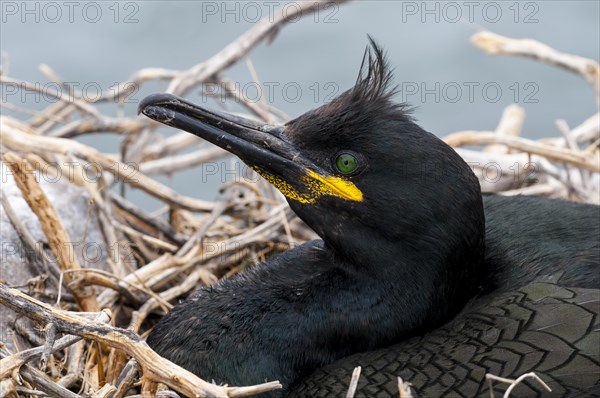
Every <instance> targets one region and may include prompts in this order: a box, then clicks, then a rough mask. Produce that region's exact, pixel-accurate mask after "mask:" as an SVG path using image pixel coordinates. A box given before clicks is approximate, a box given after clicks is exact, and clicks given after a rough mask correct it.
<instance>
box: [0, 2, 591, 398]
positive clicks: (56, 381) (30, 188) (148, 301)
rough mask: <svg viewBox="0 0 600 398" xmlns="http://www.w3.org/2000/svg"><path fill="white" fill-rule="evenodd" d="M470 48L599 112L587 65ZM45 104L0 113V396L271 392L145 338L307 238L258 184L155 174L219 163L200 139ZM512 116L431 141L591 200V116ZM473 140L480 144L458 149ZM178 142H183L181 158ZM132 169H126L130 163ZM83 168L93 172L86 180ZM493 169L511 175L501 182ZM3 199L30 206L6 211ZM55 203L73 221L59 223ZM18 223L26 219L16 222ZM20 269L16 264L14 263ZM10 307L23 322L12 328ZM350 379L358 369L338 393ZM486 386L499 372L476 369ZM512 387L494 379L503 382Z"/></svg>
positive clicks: (186, 81) (254, 34)
mask: <svg viewBox="0 0 600 398" xmlns="http://www.w3.org/2000/svg"><path fill="white" fill-rule="evenodd" d="M340 2H341V1H340ZM323 3H324V2H323ZM299 4H300V6H301V7H300V8H298V9H297V10H296V11H295V12H296V13H299V14H301V15H306V14H308V13H309V12H310V11H313V10H314V9H315V8H316V7H320V6H322V5H323V4H322V3H320V2H310V3H299ZM291 14H292V13H287V14H286V16H287V19H283V18H280V19H275V20H274V21H264V22H261V23H259V24H257V25H256V26H255V27H254V28H253V29H251V30H250V31H248V32H247V33H245V34H244V35H242V36H241V37H240V38H239V39H238V40H236V41H234V42H232V43H231V44H230V45H228V46H227V47H226V48H225V49H223V51H221V52H220V53H218V54H216V55H215V56H214V57H212V58H210V59H209V60H207V61H205V62H203V63H201V64H198V65H196V66H194V67H192V68H190V69H188V70H185V71H170V70H163V69H143V70H140V71H138V72H137V73H136V74H134V76H132V78H131V79H130V80H129V81H128V82H127V83H123V84H122V85H121V87H123V90H121V91H119V92H117V93H116V94H115V92H114V91H111V92H110V93H109V92H107V93H105V94H104V95H103V96H102V98H101V99H100V101H98V100H96V102H118V103H121V104H122V103H123V101H124V99H126V98H127V95H128V90H127V88H128V87H135V86H136V85H139V84H143V83H144V82H147V81H150V80H169V82H170V83H169V86H168V89H167V91H169V92H172V93H175V94H178V95H185V94H186V93H187V92H189V91H190V90H191V89H192V88H196V87H198V86H200V85H201V84H202V83H205V82H215V81H217V82H228V80H227V78H225V77H222V76H221V75H220V72H221V71H222V70H223V69H225V68H226V67H228V66H230V65H232V64H233V63H235V62H237V61H238V60H239V59H240V58H241V57H242V56H243V55H245V54H246V53H248V52H249V51H250V50H251V49H252V48H253V47H254V46H255V45H256V44H257V43H258V42H260V41H263V40H271V39H273V37H274V35H275V33H276V32H277V30H278V29H279V27H281V26H282V25H284V24H285V23H286V22H287V21H289V20H293V19H294V15H291ZM276 15H280V14H276ZM472 41H473V43H474V44H475V45H476V46H478V47H479V48H481V49H482V50H484V51H486V52H488V53H490V54H494V55H512V56H521V57H528V58H532V59H535V60H537V61H541V62H545V63H548V64H551V65H555V66H558V67H560V68H563V69H565V70H568V71H570V72H574V73H577V74H579V75H581V76H582V77H583V78H585V80H586V81H587V82H588V83H590V84H591V85H592V87H593V89H594V93H595V95H596V101H597V103H600V99H599V98H600V94H599V93H600V83H599V76H600V73H599V67H598V63H597V62H596V61H593V60H589V59H585V58H581V57H577V56H573V55H568V54H562V53H559V52H557V51H556V50H554V49H552V48H550V47H548V46H546V45H544V44H542V43H539V42H537V41H533V40H515V39H510V38H506V37H503V36H499V35H496V34H493V33H490V32H480V33H477V34H476V35H474V36H473V38H472ZM42 71H43V72H44V73H45V74H46V75H47V76H48V78H49V80H51V81H53V82H56V83H58V84H62V85H64V83H63V82H62V81H61V80H60V79H59V78H58V77H57V75H56V74H55V73H54V72H53V71H51V70H50V68H49V67H47V66H43V67H42ZM7 73H8V71H7V69H6V65H5V66H4V67H3V68H2V72H1V74H0V81H1V83H3V84H14V83H17V84H18V86H19V87H21V88H23V89H25V90H33V91H35V90H37V89H38V88H36V86H35V85H33V84H31V83H28V82H23V81H19V80H17V79H13V78H10V77H9V76H8V75H7ZM132 83H133V84H132ZM47 94H48V93H47V92H46V93H45V95H47ZM223 94H224V95H226V96H228V97H231V98H234V99H236V100H237V101H241V103H242V104H243V105H244V106H245V107H246V109H247V110H248V112H249V113H251V114H252V115H253V116H254V117H256V118H259V119H261V120H264V121H265V122H271V123H272V122H277V121H281V119H282V118H281V116H282V113H281V112H279V111H277V110H276V109H273V108H271V107H269V106H268V105H266V104H264V103H263V102H258V103H254V102H250V101H244V98H243V96H242V95H241V94H240V93H239V92H236V91H235V89H232V90H229V91H227V92H226V93H223ZM55 97H56V98H57V99H58V102H56V103H53V104H50V105H49V106H48V107H47V108H46V109H45V110H43V111H41V112H34V111H31V110H28V109H20V108H18V107H17V106H16V105H14V104H10V103H7V104H5V105H4V106H5V107H6V108H7V109H14V110H18V111H21V112H26V113H29V114H31V115H32V117H31V119H29V120H28V121H26V122H23V121H19V120H17V119H14V118H11V117H7V116H2V117H1V119H0V134H1V150H2V160H3V167H5V168H7V170H9V171H10V174H12V176H13V177H14V180H12V179H8V182H7V183H6V185H5V186H3V187H2V195H1V196H2V209H3V212H2V213H1V216H2V219H3V222H5V223H7V225H10V226H11V231H13V232H14V235H13V237H12V238H6V237H5V235H3V242H7V241H9V240H12V241H13V243H14V244H15V245H19V246H20V247H22V248H23V251H22V254H21V255H20V256H19V255H16V256H15V257H14V258H12V260H10V261H9V259H7V258H6V257H5V258H4V259H3V263H2V278H4V279H2V281H1V282H2V283H1V284H0V303H1V304H2V305H3V306H4V307H0V310H2V312H1V314H2V315H3V317H4V316H9V315H10V314H12V318H11V321H10V323H8V324H7V323H4V325H3V326H4V327H3V333H2V336H1V337H2V346H3V347H2V349H1V350H0V353H1V357H2V359H1V362H0V376H1V377H0V380H1V382H0V396H17V395H18V396H31V397H35V396H43V394H46V395H48V396H60V397H80V396H92V397H114V398H117V397H124V396H128V395H131V394H135V393H142V394H156V393H157V391H159V390H164V389H171V391H170V392H169V391H163V392H162V393H159V394H163V395H164V396H178V395H177V394H176V393H175V392H174V391H177V392H178V393H180V394H183V395H186V396H206V395H211V394H212V395H211V396H215V397H237V396H245V395H250V394H253V393H258V392H264V391H267V390H270V389H274V388H279V387H280V386H279V384H278V383H277V382H273V383H266V384H264V385H260V386H255V387H226V386H225V387H224V386H215V385H213V384H210V383H207V382H204V381H202V380H200V379H199V378H198V377H197V376H195V375H193V374H191V373H189V372H187V371H185V370H183V369H181V368H180V367H178V366H177V365H174V364H172V363H170V362H169V361H167V360H166V359H163V358H161V357H159V356H158V355H157V354H156V353H154V352H153V351H152V350H151V349H150V348H149V347H148V346H147V345H146V344H145V343H144V341H143V336H144V335H145V334H146V333H147V331H148V330H149V329H150V328H151V327H152V325H153V324H154V323H155V321H156V320H157V318H158V317H159V316H161V314H164V313H165V312H166V311H168V310H169V309H170V308H171V307H172V303H174V302H176V301H177V300H178V299H179V298H182V297H185V296H187V295H188V294H189V293H190V292H191V291H193V290H194V289H196V288H197V287H198V286H200V285H208V284H211V283H214V282H215V281H216V280H218V278H221V277H227V276H230V275H232V274H235V273H236V272H239V271H240V270H243V269H244V268H245V267H247V266H249V265H251V264H254V263H256V262H259V261H262V260H263V259H264V258H266V257H268V256H269V255H271V254H273V253H276V252H280V251H283V250H287V249H289V248H290V247H292V246H293V245H296V244H299V243H302V242H305V241H307V240H310V239H313V238H314V237H315V234H314V233H313V232H312V231H311V230H310V229H309V228H308V227H306V226H305V225H304V224H303V223H302V222H301V221H300V220H298V219H297V218H296V217H295V215H294V214H293V213H292V212H291V211H290V209H289V207H288V206H287V204H286V203H285V200H283V198H282V197H281V196H280V195H279V194H278V193H277V192H275V191H274V189H273V188H272V187H270V186H269V185H268V184H267V183H266V182H264V181H263V180H260V178H258V177H257V176H254V177H256V181H258V182H256V183H253V182H249V181H247V180H244V179H239V180H236V181H234V182H232V183H229V184H226V185H225V186H223V187H222V189H221V196H220V198H219V199H218V200H216V201H202V200H198V199H195V198H192V197H187V196H185V195H182V194H180V193H178V192H175V191H174V190H173V189H171V188H169V187H168V186H166V185H164V184H162V183H160V182H159V181H157V180H156V179H155V178H154V176H157V175H171V174H173V173H175V172H178V171H181V170H184V169H188V168H192V167H195V166H198V165H202V164H205V163H207V162H214V161H216V160H219V159H222V158H224V157H225V156H227V155H228V154H227V153H226V152H225V151H223V150H221V149H219V148H215V147H212V146H201V145H198V143H199V139H198V138H196V137H194V136H192V135H189V134H187V133H184V132H180V133H178V134H176V135H174V136H172V137H170V138H166V139H163V138H161V137H160V136H159V135H157V134H154V133H153V131H154V130H155V129H156V127H157V125H156V124H154V123H153V122H151V121H150V120H148V119H145V118H142V117H135V116H133V115H132V116H119V117H113V116H107V115H104V114H101V113H100V112H99V111H98V109H97V108H96V107H95V103H89V102H85V100H84V98H83V97H81V96H75V97H73V98H67V97H66V96H63V95H61V94H58V93H57V94H56V96H55ZM524 117H525V111H524V110H523V109H522V108H520V107H519V106H517V105H511V106H509V107H507V108H506V110H505V111H504V113H503V115H502V117H501V120H500V122H499V124H498V126H497V127H496V128H495V129H494V130H490V131H462V132H457V133H454V134H450V135H448V136H447V137H445V138H444V140H445V141H446V142H447V143H448V144H449V145H451V146H453V147H455V148H457V151H458V152H459V153H460V154H461V156H463V158H464V159H465V160H466V161H467V162H469V163H470V164H471V165H472V166H473V169H474V171H475V172H476V174H477V175H478V176H479V177H480V182H481V185H482V189H483V190H484V191H487V192H497V193H502V194H505V195H515V194H535V195H545V196H551V197H560V198H565V199H570V200H577V201H582V202H589V203H598V202H599V192H600V177H599V173H600V163H599V143H600V127H599V115H598V114H596V115H593V116H591V117H590V118H589V119H587V120H585V121H583V122H582V123H581V124H580V125H579V126H577V127H575V128H573V129H570V128H569V127H568V126H567V125H566V123H565V122H564V121H560V120H558V121H557V122H556V125H557V127H558V131H559V132H560V135H559V136H557V137H552V138H546V139H542V140H537V141H534V140H529V139H525V138H522V137H521V136H520V135H521V126H522V124H523V119H524ZM90 133H116V134H121V135H123V137H124V139H123V143H122V151H121V154H120V155H119V156H116V155H112V154H107V153H102V152H100V151H99V150H97V149H95V148H93V147H90V146H87V145H84V144H82V143H80V142H78V141H76V138H77V137H79V136H82V135H85V134H90ZM473 145H480V146H483V148H482V149H481V150H477V151H476V150H467V149H461V148H460V147H464V146H473ZM190 147H193V148H195V149H194V150H193V151H191V152H188V153H185V154H182V153H181V151H182V150H183V149H184V148H190ZM131 162H133V163H135V164H136V165H137V167H135V168H132V167H131V166H130V164H131ZM90 170H93V171H94V172H95V173H96V176H97V178H95V179H93V180H90V179H88V178H85V176H86V175H89V173H90ZM498 170H512V171H513V173H512V174H510V175H506V174H504V175H503V174H502V173H500V174H498ZM32 171H34V172H32ZM490 173H491V174H490ZM494 173H495V174H494ZM36 177H37V178H36ZM40 177H41V178H40ZM66 177H68V178H66ZM57 178H58V179H60V184H66V185H67V186H66V187H63V188H60V189H57V190H56V189H55V190H54V191H52V190H51V189H48V188H47V187H44V184H43V183H42V184H40V180H45V181H56V180H55V179H57ZM11 184H14V185H12V186H11ZM119 186H127V187H132V188H137V189H140V190H142V191H144V192H146V193H147V194H149V195H151V196H152V197H154V198H156V199H158V200H159V201H161V202H163V203H164V209H163V210H162V211H160V212H158V213H157V214H150V213H148V212H147V211H145V210H143V209H141V208H140V207H138V206H137V205H136V204H135V203H132V202H130V201H129V200H128V199H126V197H125V196H124V195H123V189H121V193H117V191H118V190H117V189H114V188H115V187H119ZM17 188H18V189H17ZM55 188H56V187H55ZM15 192H16V193H18V194H20V195H21V196H22V198H23V199H24V201H25V202H26V203H27V205H28V206H29V208H30V209H31V211H29V209H27V208H26V207H25V206H24V204H23V203H20V204H18V203H17V202H18V201H16V200H15V199H14V198H13V196H14V195H15V194H16V193H15ZM11 195H12V196H11ZM11 198H12V199H11ZM78 200H79V202H78ZM75 203H78V205H75ZM65 207H69V208H71V209H72V211H73V212H75V214H72V213H69V215H66V216H65V213H64V210H65ZM61 214H62V216H61ZM27 217H28V218H31V219H35V220H36V221H37V222H36V223H31V222H29V223H25V222H23V220H24V219H25V218H27ZM32 224H34V225H32ZM82 225H83V226H84V228H83V231H82V229H81V226H82ZM4 233H5V232H3V234H4ZM40 242H42V243H43V244H40ZM90 242H94V243H96V244H98V245H99V246H98V247H100V251H101V252H102V253H104V255H103V257H100V258H101V261H96V263H94V264H90V263H89V261H88V259H89V257H86V255H85V254H86V252H85V250H83V249H82V248H87V247H89V245H86V244H89V243H90ZM4 260H7V261H4ZM22 263H27V264H28V266H29V267H30V268H28V269H25V268H23V267H22V265H21V264H22ZM19 267H21V268H22V269H21V268H19ZM18 269H21V271H22V272H16V271H15V270H18ZM9 286H11V287H12V288H11V287H9ZM38 300H39V301H38ZM49 303H52V304H49ZM16 313H18V314H20V315H21V316H23V317H26V318H29V319H31V320H33V321H35V324H28V323H25V324H21V323H20V322H21V320H17V321H15V316H14V315H15V314H16ZM6 319H8V318H6ZM23 319H24V318H23ZM32 325H37V326H32ZM7 330H9V331H10V332H9V333H7ZM61 336H62V337H61ZM82 338H83V340H82ZM36 345H37V346H39V347H36V348H29V347H31V346H36ZM38 368H41V370H39V369H38ZM359 375H360V369H357V371H356V372H355V374H354V375H353V376H352V377H353V384H352V385H355V384H356V381H357V379H358V377H359ZM348 377H349V379H350V378H351V375H348ZM523 377H534V378H535V375H533V376H532V375H530V374H528V375H523ZM490 380H500V379H498V378H495V379H494V377H493V376H490ZM520 380H521V378H520V379H518V380H507V379H501V380H500V381H503V382H507V383H509V384H510V383H513V384H514V383H518V382H520ZM159 386H160V388H159ZM351 389H352V387H351ZM399 391H400V394H401V396H404V397H408V396H410V386H409V385H408V384H407V383H403V382H402V380H399ZM349 396H352V391H350V392H349Z"/></svg>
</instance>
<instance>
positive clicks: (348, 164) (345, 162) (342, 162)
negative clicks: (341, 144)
mask: <svg viewBox="0 0 600 398" xmlns="http://www.w3.org/2000/svg"><path fill="white" fill-rule="evenodd" d="M335 167H336V168H337V169H338V170H339V172H340V173H342V174H350V173H352V172H353V171H355V170H356V169H357V168H358V159H356V156H354V155H351V154H349V153H341V154H340V155H338V157H337V158H336V159H335Z"/></svg>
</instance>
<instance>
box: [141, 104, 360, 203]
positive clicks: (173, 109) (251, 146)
mask: <svg viewBox="0 0 600 398" xmlns="http://www.w3.org/2000/svg"><path fill="white" fill-rule="evenodd" d="M138 113H143V114H144V115H146V116H147V117H149V118H150V119H153V120H156V121H157V122H160V123H163V124H166V125H168V126H171V127H175V128H178V129H181V130H184V131H187V132H189V133H192V134H194V135H196V136H198V137H201V138H203V139H205V140H207V141H209V142H211V143H213V144H215V145H217V146H219V147H221V148H223V149H225V150H226V151H228V152H231V153H232V154H234V155H236V156H238V157H239V158H240V159H241V160H242V161H243V162H244V163H246V164H247V165H248V166H250V167H251V168H252V169H253V170H255V171H256V172H258V173H259V174H260V175H262V176H263V177H264V178H265V179H266V180H267V181H269V182H270V183H271V184H273V185H274V186H275V187H276V188H277V189H279V190H280V191H281V193H283V194H284V195H285V196H286V197H287V198H288V199H292V200H296V201H298V202H300V203H314V202H315V201H316V199H317V198H318V197H320V196H322V195H331V196H337V197H341V198H344V199H347V200H353V201H361V200H362V192H361V191H360V190H359V189H358V188H357V187H356V186H355V185H354V184H353V183H352V182H350V181H347V180H345V179H343V178H340V177H336V176H330V175H327V174H326V173H324V172H323V171H319V168H318V167H317V166H316V165H314V164H312V163H311V162H310V161H308V160H307V159H305V158H304V157H303V156H302V154H301V153H300V152H299V151H298V150H297V149H296V148H295V147H294V145H293V144H292V143H290V142H288V141H286V140H285V137H284V136H283V131H284V129H285V127H284V126H276V125H269V124H261V123H257V122H254V121H252V120H249V119H245V118H242V117H239V116H234V115H231V114H225V113H221V112H215V111H211V110H207V109H204V108H202V107H199V106H198V105H195V104H192V103H191V102H188V101H186V100H184V99H182V98H179V97H176V96H174V95H171V94H153V95H150V96H148V97H146V98H144V99H143V100H142V102H141V103H140V105H139V107H138Z"/></svg>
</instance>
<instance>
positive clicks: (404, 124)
mask: <svg viewBox="0 0 600 398" xmlns="http://www.w3.org/2000/svg"><path fill="white" fill-rule="evenodd" d="M391 79H392V74H391V72H390V70H389V68H388V66H387V63H386V61H385V58H384V54H383V51H382V50H381V49H380V48H379V47H378V46H377V45H376V44H375V43H374V42H373V41H371V45H370V47H368V48H367V50H366V51H365V55H364V57H363V62H362V66H361V69H360V73H359V76H358V79H357V81H356V84H355V86H354V87H352V88H351V89H349V90H347V91H345V92H344V93H342V94H341V95H340V96H338V97H337V98H335V99H333V100H332V101H331V102H329V103H327V104H325V105H323V106H321V107H319V108H316V109H314V110H311V111H309V112H307V113H305V114H303V115H301V116H299V117H297V118H296V119H294V120H291V121H289V122H287V123H285V124H283V125H266V124H261V123H257V122H254V121H251V120H248V119H245V118H240V117H238V116H234V115H230V114H225V113H221V112H217V111H213V110H208V109H205V108H203V107H199V106H197V105H194V104H192V103H190V102H188V101H186V100H184V99H181V98H178V97H175V96H173V95H168V94H156V95H152V96H149V97H147V98H145V99H144V100H143V101H142V103H141V104H140V106H139V110H140V112H142V113H143V114H144V115H146V116H148V117H149V118H151V119H154V120H157V121H159V122H161V123H164V124H167V125H169V126H172V127H176V128H179V129H182V130H185V131H187V132H190V133H192V134H195V135H197V136H199V137H202V138H204V139H206V140H208V141H210V142H212V143H213V144H215V145H218V146H220V147H221V148H223V149H225V150H227V151H229V152H231V153H233V154H235V155H237V156H238V157H239V158H240V159H241V160H242V161H243V162H245V163H246V164H247V165H248V166H249V167H251V168H252V169H254V170H255V171H256V172H258V173H259V174H260V175H262V176H263V177H264V178H265V179H266V180H267V181H269V182H270V183H271V184H273V185H274V186H275V187H276V188H277V189H279V191H281V193H282V194H283V195H284V196H285V197H286V198H287V201H288V202H289V204H290V206H291V207H292V209H293V210H294V211H295V213H296V214H297V215H298V216H299V217H300V218H302V219H303V220H304V221H305V222H306V223H307V224H308V225H309V226H310V227H312V228H313V229H314V230H315V232H317V233H318V234H319V235H320V236H321V237H322V238H323V240H324V241H325V243H326V244H327V245H328V246H330V247H332V248H334V249H336V250H337V251H338V252H339V253H341V254H343V255H344V256H346V257H347V258H349V259H350V260H351V261H358V262H361V261H362V260H361V259H368V258H369V255H370V256H373V253H374V252H375V253H376V252H377V251H390V249H389V247H404V248H405V249H406V250H405V252H406V254H407V255H408V256H410V255H414V256H415V257H419V256H421V257H423V256H425V257H431V258H432V261H433V262H437V263H440V262H441V263H444V262H457V260H459V262H460V261H462V260H465V261H466V262H469V261H470V260H469V259H464V258H462V257H460V256H463V257H464V255H465V251H469V250H472V251H473V261H471V262H472V263H474V264H475V263H477V262H478V261H479V259H480V255H481V253H482V249H483V233H484V224H483V223H484V219H483V207H482V202H481V192H480V187H479V183H478V180H477V179H476V177H475V176H474V174H473V173H472V171H471V169H470V168H469V166H468V165H467V164H466V163H465V162H464V161H463V160H462V158H461V157H460V156H459V155H458V154H457V153H456V152H455V151H454V150H453V149H452V148H450V147H449V146H448V145H446V144H445V143H444V142H443V141H442V140H440V139H439V138H437V137H436V136H434V135H433V134H430V133H428V132H426V131H424V130H423V129H421V128H420V127H419V126H418V125H417V124H416V123H415V122H414V120H413V118H412V117H411V115H410V112H409V107H408V106H407V105H406V104H403V103H396V102H394V101H393V95H394V88H393V87H392V86H391ZM424 251H425V252H424ZM411 253H412V254H411ZM457 253H460V256H459V255H458V254H457ZM397 255H398V253H395V254H394V256H397ZM402 255H404V253H403V254H402ZM467 256H468V254H467Z"/></svg>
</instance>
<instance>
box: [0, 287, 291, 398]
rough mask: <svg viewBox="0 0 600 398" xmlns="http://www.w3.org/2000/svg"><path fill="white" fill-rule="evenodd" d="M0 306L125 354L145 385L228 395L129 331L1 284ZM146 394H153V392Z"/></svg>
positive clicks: (195, 393) (199, 394) (272, 386)
mask: <svg viewBox="0 0 600 398" xmlns="http://www.w3.org/2000/svg"><path fill="white" fill-rule="evenodd" d="M0 303H2V304H4V305H5V306H7V307H8V308H10V309H12V310H13V311H16V312H18V313H20V314H23V315H25V316H27V317H28V318H31V319H33V320H35V321H38V322H42V323H54V324H55V325H56V327H57V329H58V330H60V331H61V332H65V333H70V334H75V335H78V336H81V337H83V338H86V339H90V340H94V341H98V342H101V343H103V344H106V345H108V346H111V347H114V348H118V349H120V350H123V351H125V352H126V353H127V354H128V355H130V356H132V357H134V358H135V359H136V360H137V362H138V363H139V364H140V367H141V368H142V372H143V375H144V376H143V380H144V382H145V383H146V384H148V383H163V384H166V385H169V386H171V387H173V388H174V389H175V390H177V391H180V392H181V393H183V394H185V395H186V396H191V397H199V398H204V397H215V398H218V397H222V398H225V397H228V396H229V395H228V391H229V390H231V388H229V387H220V386H216V385H214V384H210V383H207V382H205V381H203V380H202V379H200V378H199V377H197V376H196V375H194V374H193V373H191V372H189V371H187V370H185V369H183V368H181V367H180V366H177V365H175V364H173V363H172V362H170V361H168V360H166V359H164V358H162V357H160V356H159V355H158V354H157V353H155V352H154V351H153V350H152V349H151V348H150V347H148V345H147V344H146V342H145V341H144V340H142V339H141V338H140V337H139V336H138V335H137V334H135V333H134V332H132V331H130V330H126V329H121V328H116V327H112V326H108V325H105V324H103V323H99V322H92V321H89V320H88V319H85V318H81V317H76V316H74V315H70V314H69V313H67V312H65V311H62V310H58V309H55V308H52V307H51V306H49V305H48V304H45V303H43V302H41V301H39V300H36V299H34V298H32V297H29V296H28V295H26V294H24V293H21V292H20V291H18V290H15V289H10V288H9V287H7V286H6V285H4V284H0ZM276 388H281V384H279V383H276V384H269V389H271V390H272V389H276ZM143 390H144V389H143ZM149 391H152V388H150V390H149ZM234 391H235V390H234Z"/></svg>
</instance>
